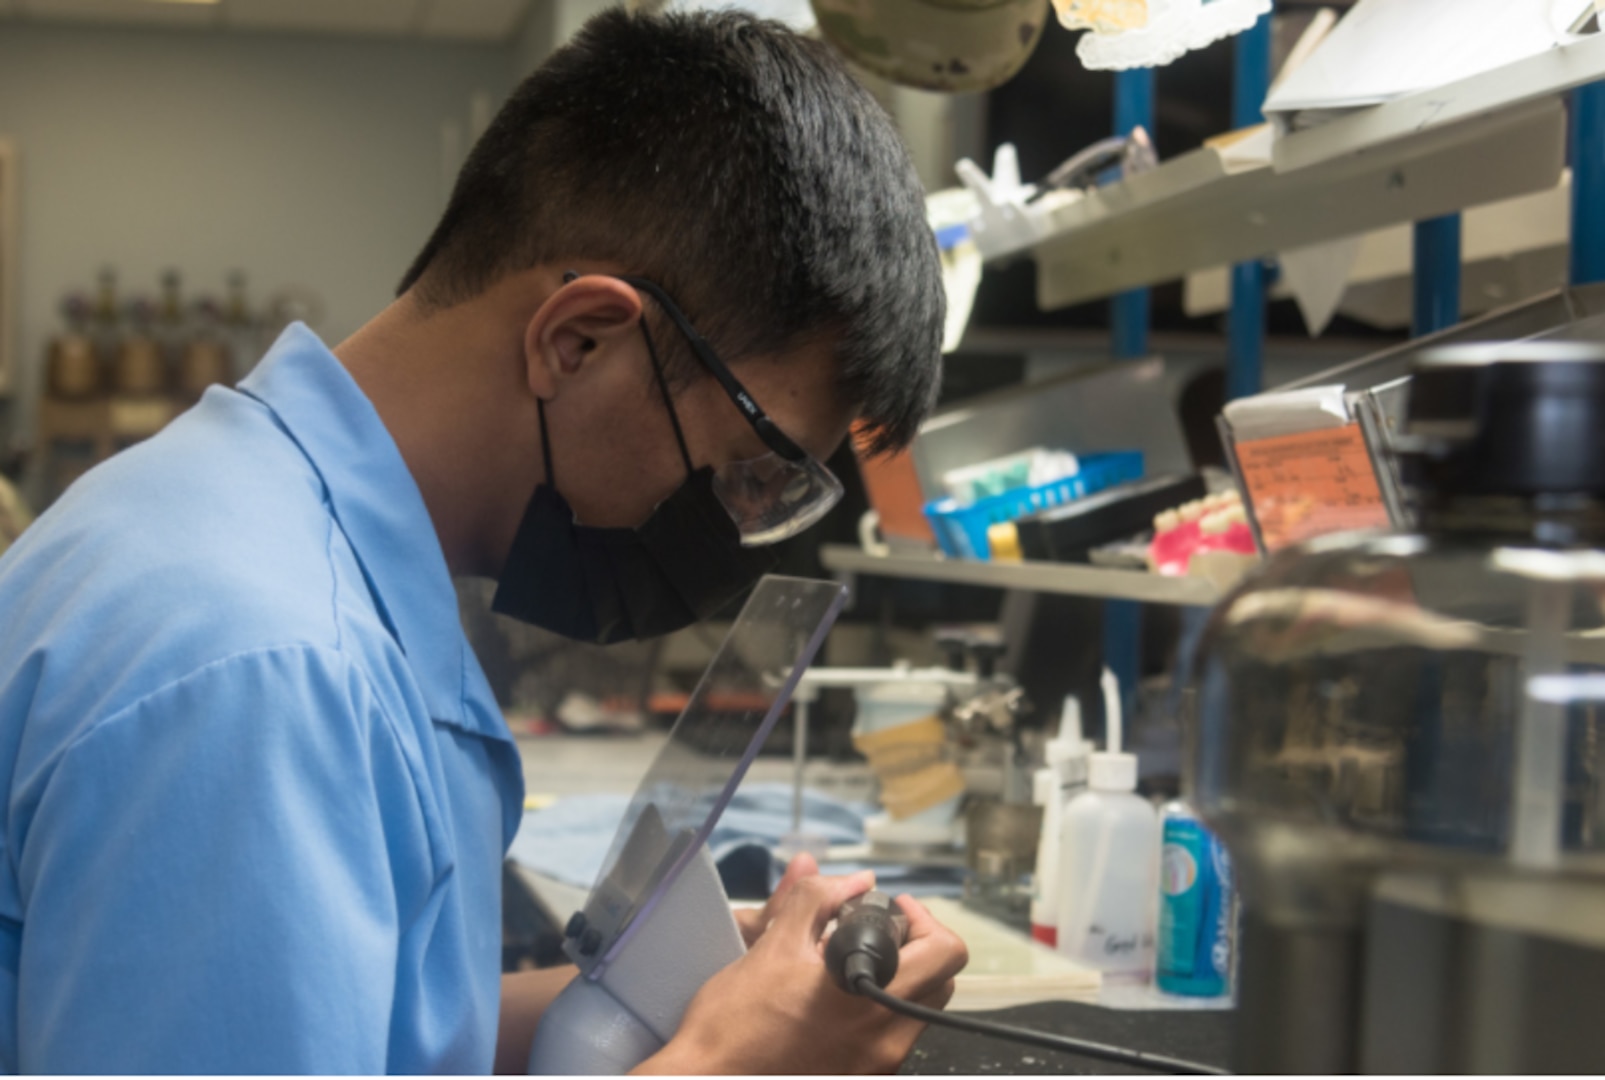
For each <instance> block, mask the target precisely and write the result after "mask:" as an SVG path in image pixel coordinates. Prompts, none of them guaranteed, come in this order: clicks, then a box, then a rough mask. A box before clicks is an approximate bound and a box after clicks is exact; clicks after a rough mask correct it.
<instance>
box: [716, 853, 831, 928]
mask: <svg viewBox="0 0 1605 1080" xmlns="http://www.w3.org/2000/svg"><path fill="white" fill-rule="evenodd" d="M818 876H819V863H817V862H816V861H814V857H813V856H812V855H810V854H808V853H807V852H806V851H805V852H803V853H802V854H800V855H798V856H796V857H795V858H793V859H792V860H791V862H789V863H787V864H786V872H785V874H783V875H782V876H781V878H780V882H779V883H778V884H777V885H776V886H775V891H774V892H772V893H770V894H769V899H768V900H767V901H765V902H764V906H763V907H762V908H747V909H738V910H737V911H736V924H737V925H738V926H740V927H741V937H742V939H743V940H744V941H746V943H747V948H749V949H750V948H752V947H753V946H754V945H756V944H757V943H758V939H759V938H760V937H762V936H763V932H764V931H765V930H767V929H768V928H769V924H770V922H772V921H773V920H774V917H775V912H776V911H778V910H779V909H780V904H781V902H782V901H783V900H785V898H786V894H787V893H788V892H790V891H791V888H792V886H793V885H795V884H797V882H799V881H801V880H802V879H803V878H807V877H818Z"/></svg>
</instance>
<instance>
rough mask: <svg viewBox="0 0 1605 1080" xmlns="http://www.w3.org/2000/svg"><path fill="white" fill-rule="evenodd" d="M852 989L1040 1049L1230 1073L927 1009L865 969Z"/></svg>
mask: <svg viewBox="0 0 1605 1080" xmlns="http://www.w3.org/2000/svg"><path fill="white" fill-rule="evenodd" d="M853 976H854V977H853V980H852V988H853V992H854V993H857V994H861V995H862V996H864V997H867V998H869V999H870V1000H871V1001H874V1002H876V1003H878V1004H881V1005H884V1006H886V1007H887V1008H888V1009H891V1010H892V1011H893V1012H898V1013H902V1014H903V1015H904V1016H907V1017H911V1018H913V1019H915V1020H923V1021H924V1022H925V1023H927V1024H943V1025H945V1026H947V1027H950V1028H957V1029H958V1030H960V1031H968V1032H972V1033H974V1034H976V1035H987V1036H990V1037H992V1038H994V1039H1008V1040H1010V1041H1011V1042H1018V1043H1025V1044H1026V1045H1027V1046H1036V1047H1040V1048H1042V1049H1044V1050H1062V1051H1063V1052H1065V1053H1067V1054H1080V1055H1082V1056H1083V1057H1090V1058H1098V1059H1099V1060H1101V1061H1113V1062H1118V1063H1119V1064H1121V1065H1135V1066H1136V1067H1138V1068H1140V1069H1152V1070H1153V1071H1155V1072H1163V1073H1174V1074H1176V1075H1179V1076H1230V1075H1231V1073H1229V1072H1227V1071H1226V1070H1225V1069H1217V1068H1216V1067H1215V1066H1213V1065H1205V1064H1203V1063H1201V1062H1197V1061H1184V1060H1182V1059H1181V1058H1173V1057H1167V1056H1166V1055H1164V1054H1145V1053H1143V1052H1142V1051H1141V1050H1127V1049H1126V1048H1125V1047H1121V1046H1110V1045H1108V1044H1107V1043H1099V1042H1092V1041H1090V1040H1088V1039H1077V1038H1072V1037H1071V1036H1069V1035H1055V1034H1053V1033H1052V1032H1047V1031H1035V1030H1032V1029H1031V1028H1023V1027H1015V1026H1014V1025H1013V1024H999V1023H995V1022H993V1021H991V1020H977V1019H975V1018H974V1017H971V1016H965V1015H964V1014H962V1013H948V1012H942V1011H940V1010H938V1009H927V1008H926V1007H925V1006H923V1005H916V1004H914V1003H913V1002H912V1001H904V1000H903V999H902V998H900V997H897V996H895V995H893V994H888V993H887V992H886V991H885V990H882V989H881V988H880V987H879V986H876V985H875V978H874V976H873V975H872V974H870V973H869V972H867V971H855V972H853Z"/></svg>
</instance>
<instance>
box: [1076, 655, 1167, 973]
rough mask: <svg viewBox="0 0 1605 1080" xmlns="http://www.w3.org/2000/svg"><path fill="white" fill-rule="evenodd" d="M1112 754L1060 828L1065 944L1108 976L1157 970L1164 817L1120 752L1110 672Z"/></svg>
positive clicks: (1131, 760)
mask: <svg viewBox="0 0 1605 1080" xmlns="http://www.w3.org/2000/svg"><path fill="white" fill-rule="evenodd" d="M1102 686H1103V696H1104V707H1105V715H1106V716H1107V718H1108V719H1107V721H1106V726H1107V730H1108V733H1109V738H1108V745H1107V750H1106V751H1105V752H1103V753H1095V754H1093V755H1091V758H1090V760H1089V762H1088V776H1087V780H1088V784H1087V790H1086V791H1084V792H1082V793H1081V794H1080V795H1077V796H1076V797H1075V798H1073V799H1071V800H1070V802H1069V803H1068V804H1067V805H1066V806H1065V808H1064V813H1063V816H1062V818H1061V820H1060V822H1059V832H1060V848H1059V928H1058V929H1059V933H1058V937H1059V943H1058V949H1059V951H1060V952H1061V953H1063V954H1064V955H1065V956H1068V957H1070V958H1071V959H1072V960H1075V961H1076V962H1078V963H1081V964H1085V965H1086V966H1088V967H1091V968H1096V969H1098V970H1099V971H1102V972H1104V973H1105V974H1106V975H1125V974H1129V975H1142V974H1146V973H1147V972H1149V971H1151V970H1152V967H1153V946H1154V919H1153V917H1154V896H1155V894H1156V890H1157V889H1158V887H1159V886H1158V877H1157V873H1158V851H1159V816H1158V815H1157V814H1156V813H1155V812H1154V808H1153V806H1152V805H1151V804H1150V803H1149V802H1148V800H1147V799H1144V798H1142V797H1141V796H1140V795H1138V794H1137V756H1136V755H1135V754H1125V753H1121V750H1120V729H1121V710H1120V688H1119V685H1118V684H1117V683H1116V682H1115V678H1114V675H1113V674H1111V673H1110V672H1109V671H1108V669H1105V670H1104V673H1103V679H1102Z"/></svg>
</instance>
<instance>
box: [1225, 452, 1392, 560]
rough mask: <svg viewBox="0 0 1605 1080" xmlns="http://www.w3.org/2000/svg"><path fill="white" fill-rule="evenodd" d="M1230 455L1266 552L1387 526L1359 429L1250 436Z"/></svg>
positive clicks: (1382, 505) (1378, 488) (1379, 488)
mask: <svg viewBox="0 0 1605 1080" xmlns="http://www.w3.org/2000/svg"><path fill="white" fill-rule="evenodd" d="M1236 450H1237V464H1238V467H1239V468H1240V469H1241V470H1242V474H1243V482H1244V484H1245V485H1247V487H1248V497H1249V501H1250V502H1251V503H1252V504H1253V507H1254V517H1255V520H1257V521H1258V522H1259V529H1260V536H1261V538H1262V539H1263V540H1264V541H1265V547H1266V550H1268V551H1280V550H1281V549H1282V548H1285V547H1289V546H1291V545H1293V544H1298V543H1302V542H1303V541H1305V540H1309V539H1312V538H1314V537H1317V536H1325V535H1326V534H1327V533H1334V532H1346V531H1348V530H1350V529H1374V528H1386V527H1387V525H1388V508H1387V505H1386V504H1385V503H1384V502H1383V501H1382V488H1381V487H1380V486H1379V485H1378V484H1377V478H1376V472H1375V470H1373V469H1372V467H1371V455H1370V453H1368V452H1367V450H1366V448H1365V435H1364V434H1363V433H1362V432H1361V431H1360V425H1359V424H1347V425H1345V426H1343V427H1336V428H1323V429H1322V430H1320V431H1300V432H1296V433H1295V434H1292V435H1277V436H1274V437H1272V438H1268V439H1251V440H1248V441H1246V442H1240V443H1238V444H1237V446H1236Z"/></svg>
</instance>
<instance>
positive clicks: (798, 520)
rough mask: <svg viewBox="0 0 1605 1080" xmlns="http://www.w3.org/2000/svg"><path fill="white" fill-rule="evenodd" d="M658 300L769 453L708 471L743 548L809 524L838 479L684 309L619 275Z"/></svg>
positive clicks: (831, 502)
mask: <svg viewBox="0 0 1605 1080" xmlns="http://www.w3.org/2000/svg"><path fill="white" fill-rule="evenodd" d="M619 280H620V281H623V282H626V283H627V284H630V285H633V286H635V287H636V288H637V289H640V290H641V291H642V292H644V293H646V294H647V295H648V296H650V297H652V299H654V300H656V301H657V302H658V306H659V307H661V308H662V309H663V313H664V314H665V315H667V316H668V317H669V320H670V321H671V322H673V323H674V325H675V326H676V327H678V328H679V330H680V333H681V334H683V335H684V336H685V339H686V341H688V342H689V343H690V344H691V351H692V352H694V353H695V354H696V356H697V359H698V360H700V361H701V362H702V366H703V367H705V368H707V369H708V371H709V373H710V374H712V375H713V377H714V378H715V379H716V380H718V382H719V385H720V386H721V387H723V388H724V392H725V393H726V394H727V395H729V397H730V400H731V401H732V402H734V403H735V406H736V408H737V409H740V410H741V415H742V416H743V417H745V418H746V421H747V423H748V424H750V425H752V430H753V431H755V432H757V433H758V438H760V439H762V440H763V443H764V445H765V446H767V447H769V451H770V452H769V453H767V454H764V455H763V456H761V457H756V458H752V459H750V460H748V461H733V462H729V463H727V464H724V465H720V466H718V467H716V468H715V469H714V471H713V491H714V494H715V495H717V496H718V497H719V502H720V503H722V504H723V505H724V508H725V510H726V512H728V513H729V514H730V518H731V520H732V521H734V522H735V523H736V528H737V530H739V531H740V533H741V543H742V545H743V546H745V547H760V546H762V545H765V544H774V543H778V542H779V541H781V540H788V539H790V538H791V537H793V536H796V535H797V534H798V533H800V532H802V531H803V530H804V529H806V528H808V527H809V526H810V525H813V524H814V523H815V522H816V521H818V520H819V519H820V518H822V517H824V516H825V515H826V514H827V513H829V512H830V509H831V507H833V506H835V505H836V504H837V503H838V502H840V501H841V497H842V485H841V481H839V480H837V479H836V477H835V476H833V475H832V474H831V472H830V470H829V469H827V468H825V466H824V465H822V464H820V463H819V462H818V461H817V460H815V458H814V456H813V455H812V454H810V453H808V451H806V450H804V449H803V448H802V447H800V446H798V445H797V444H796V443H795V442H793V441H792V439H791V438H790V437H789V436H788V435H787V434H786V433H785V432H784V431H781V430H780V428H779V427H777V426H776V424H775V422H774V421H773V420H771V419H769V416H768V414H766V413H765V412H764V411H763V410H762V409H761V408H759V407H758V403H757V402H756V401H754V400H753V399H752V395H751V394H749V393H747V390H746V387H744V386H742V385H741V383H740V382H739V381H737V379H736V377H735V376H734V375H733V374H731V372H730V369H729V368H728V367H726V366H725V363H724V361H723V360H720V359H719V354H718V353H716V352H714V351H713V346H712V345H709V344H708V342H707V340H706V339H705V338H704V337H703V336H702V335H701V334H699V333H697V331H696V328H695V327H693V326H692V325H691V320H690V319H688V318H686V316H685V312H683V311H681V310H680V307H679V305H678V304H676V303H675V302H674V301H673V300H671V299H670V298H669V295H668V294H667V293H665V292H664V291H663V290H662V289H660V288H659V287H658V286H657V284H656V283H654V282H652V281H648V280H647V279H646V278H639V277H628V276H625V275H619Z"/></svg>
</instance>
